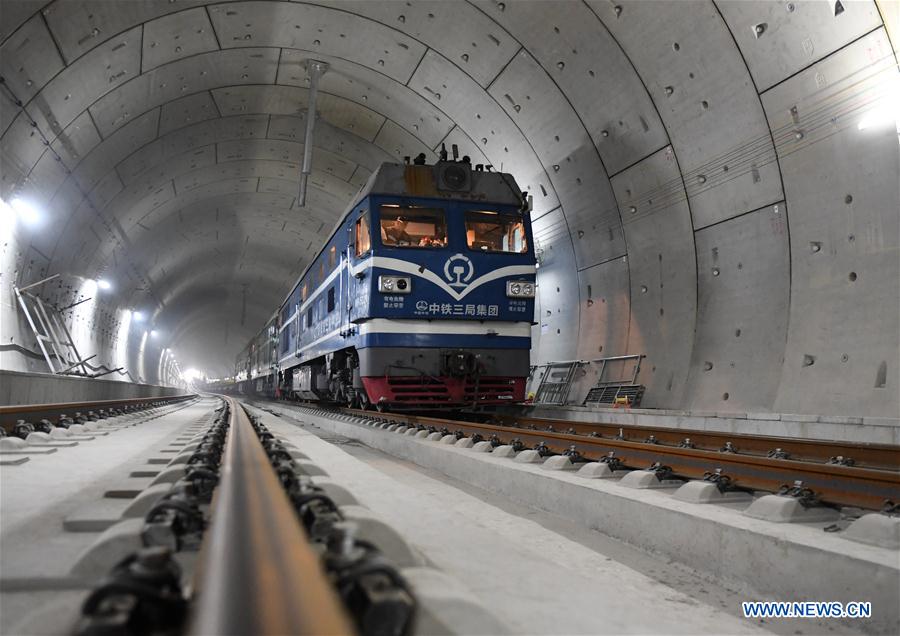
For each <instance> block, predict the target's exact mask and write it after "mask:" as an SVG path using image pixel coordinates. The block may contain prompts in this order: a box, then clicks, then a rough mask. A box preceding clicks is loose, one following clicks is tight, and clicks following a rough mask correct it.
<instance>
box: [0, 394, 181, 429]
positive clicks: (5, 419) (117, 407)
mask: <svg viewBox="0 0 900 636" xmlns="http://www.w3.org/2000/svg"><path fill="white" fill-rule="evenodd" d="M196 397H197V396H196V394H190V395H177V396H171V397H157V398H131V399H127V400H91V401H86V402H61V403H55V404H12V405H7V406H0V428H2V429H3V431H4V432H5V433H6V434H7V435H14V436H17V437H19V436H22V435H23V434H24V435H27V432H31V431H34V430H41V429H46V428H48V427H53V428H68V427H69V426H72V425H75V424H84V423H87V422H95V421H100V420H103V419H106V418H107V417H113V416H116V415H124V414H128V413H136V412H139V411H144V410H147V409H152V408H156V407H160V406H165V405H167V404H175V403H177V402H184V401H185V400H191V399H193V398H196ZM20 424H25V425H30V430H29V427H28V426H25V427H21V426H20ZM17 427H18V428H17ZM44 432H50V431H48V430H45V431H44Z"/></svg>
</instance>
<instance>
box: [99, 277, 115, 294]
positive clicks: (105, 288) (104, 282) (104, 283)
mask: <svg viewBox="0 0 900 636" xmlns="http://www.w3.org/2000/svg"><path fill="white" fill-rule="evenodd" d="M97 287H98V288H99V289H102V290H103V291H108V290H110V289H112V285H111V284H110V282H109V281H108V280H106V279H105V278H101V279H100V280H98V281H97Z"/></svg>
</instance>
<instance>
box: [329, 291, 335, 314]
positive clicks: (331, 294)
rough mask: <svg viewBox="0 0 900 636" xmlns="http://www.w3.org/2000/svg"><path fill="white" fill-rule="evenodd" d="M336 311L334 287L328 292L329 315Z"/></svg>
mask: <svg viewBox="0 0 900 636" xmlns="http://www.w3.org/2000/svg"><path fill="white" fill-rule="evenodd" d="M332 311H334V287H331V288H330V289H329V290H328V313H329V314H330V313H331V312H332Z"/></svg>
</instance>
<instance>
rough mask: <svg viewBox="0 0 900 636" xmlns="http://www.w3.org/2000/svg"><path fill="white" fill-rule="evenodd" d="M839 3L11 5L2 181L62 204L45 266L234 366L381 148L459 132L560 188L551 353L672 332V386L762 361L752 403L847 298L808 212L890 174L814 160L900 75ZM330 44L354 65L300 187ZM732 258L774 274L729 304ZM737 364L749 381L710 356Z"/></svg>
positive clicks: (47, 241)
mask: <svg viewBox="0 0 900 636" xmlns="http://www.w3.org/2000/svg"><path fill="white" fill-rule="evenodd" d="M837 4H839V5H841V6H840V11H838V9H837V7H836V3H834V2H797V3H792V2H710V1H701V0H697V1H694V0H690V1H683V2H608V1H606V0H589V1H586V2H581V1H572V2H553V1H550V2H544V1H531V2H515V1H507V2H498V1H493V0H486V1H473V2H394V1H390V2H377V1H374V2H370V1H358V2H269V1H260V2H203V1H199V0H198V1H191V0H178V1H174V0H146V1H133V2H108V1H105V0H88V1H76V0H57V1H56V2H52V3H49V4H46V3H44V2H40V1H37V2H35V1H31V0H4V2H3V4H2V11H3V20H2V23H3V27H2V32H0V39H2V49H0V64H2V75H3V77H4V80H5V84H6V88H8V89H9V90H8V91H7V90H4V91H3V93H4V98H3V103H2V110H0V130H2V132H3V136H2V139H0V144H2V184H0V196H3V198H4V199H6V200H9V198H10V197H11V196H13V195H19V196H28V197H32V198H35V199H37V200H39V201H40V202H41V203H42V205H43V207H44V208H45V209H46V210H47V211H48V214H49V215H51V216H52V218H53V219H54V220H53V223H52V224H51V227H45V228H43V229H42V230H41V231H40V232H34V235H33V236H31V242H32V246H33V249H34V252H35V253H36V254H38V255H39V257H37V260H38V261H39V263H40V265H41V270H42V271H45V272H50V273H52V272H57V271H61V272H62V271H65V272H71V273H76V274H79V275H82V276H86V277H98V276H101V275H102V276H105V277H107V278H110V279H113V280H115V281H116V282H117V289H118V290H119V291H118V297H117V301H118V302H119V303H120V304H121V305H122V306H130V307H145V308H147V310H148V311H149V312H151V313H152V314H153V315H154V316H155V318H156V320H157V321H158V323H159V324H160V325H164V326H165V329H167V330H168V331H169V332H170V333H171V334H173V338H174V339H173V342H172V346H173V347H177V348H185V347H187V348H190V350H191V352H192V354H191V355H192V356H193V357H195V358H197V360H196V363H197V364H203V365H205V366H207V367H208V368H210V369H216V370H217V371H219V372H224V371H226V370H227V369H228V367H229V365H230V361H231V360H233V356H234V354H235V353H236V352H237V350H238V349H240V348H241V347H242V346H243V344H245V343H246V341H247V339H248V338H249V336H250V335H251V334H253V333H254V332H255V331H257V330H258V329H259V328H260V327H261V326H262V323H263V322H264V321H265V319H266V317H267V316H268V315H270V313H271V312H272V311H273V310H274V308H275V307H276V305H277V304H278V303H279V301H280V300H281V299H282V297H283V295H284V294H285V293H286V292H287V291H288V289H289V287H290V285H291V284H292V283H293V282H294V280H295V279H296V277H297V275H298V274H299V273H300V271H301V270H302V269H303V267H305V265H306V264H307V263H308V261H309V259H310V258H311V257H312V256H313V255H314V253H315V251H316V250H317V248H318V247H319V246H320V245H321V243H322V242H323V240H324V239H325V238H326V237H327V236H328V233H329V232H330V230H331V228H332V226H333V224H334V223H335V221H336V220H337V219H338V216H339V214H340V213H341V212H342V210H343V207H344V206H345V205H346V203H347V202H348V200H349V199H350V197H351V196H352V194H353V193H354V192H355V191H356V190H357V189H358V188H359V186H360V185H362V184H363V183H364V182H365V180H366V178H367V176H368V175H369V174H370V173H371V171H373V170H374V169H375V168H376V167H377V166H378V165H379V164H380V163H381V162H383V161H388V160H399V159H400V158H401V157H403V156H405V155H413V156H414V155H416V154H418V153H419V152H424V153H426V155H427V156H428V157H429V159H434V158H435V151H436V150H437V149H439V148H440V145H441V144H442V143H446V144H447V146H448V147H449V146H450V144H458V145H459V147H460V150H461V152H462V153H463V154H469V155H471V156H472V158H473V162H474V163H490V164H493V165H494V166H495V167H497V168H501V167H502V169H503V170H504V171H507V172H511V173H513V174H514V175H515V176H516V178H517V180H518V181H519V182H520V185H521V186H522V187H523V189H527V190H528V191H529V192H530V193H531V194H532V195H533V197H534V218H535V219H536V221H535V233H536V238H537V240H538V242H539V245H538V247H539V249H540V258H541V264H542V270H541V272H542V273H541V278H542V280H541V282H542V283H543V284H542V286H541V298H540V304H541V318H540V324H539V328H538V329H536V331H535V335H536V336H538V337H539V338H540V345H539V346H540V349H539V357H540V359H543V360H554V359H570V358H573V357H582V358H592V357H598V356H601V355H611V354H615V353H625V352H641V353H647V354H648V361H647V364H648V365H651V366H652V368H653V373H658V374H659V375H658V376H657V377H656V383H655V389H654V387H653V386H651V387H650V390H651V393H652V391H653V390H656V391H660V392H668V394H669V395H670V396H672V397H671V399H670V401H671V403H673V404H674V403H679V404H685V403H687V404H688V405H690V404H691V403H693V404H694V405H695V406H696V405H700V404H707V403H709V400H707V399H706V398H704V399H702V400H701V399H697V398H696V396H697V395H699V394H703V395H704V396H706V397H709V396H711V395H716V396H720V395H721V394H722V391H723V389H722V388H721V386H720V384H722V383H725V384H727V383H728V382H730V381H731V380H733V379H734V377H740V376H741V374H743V375H745V376H752V377H753V378H759V381H760V382H761V383H762V384H761V386H760V387H757V389H755V391H757V394H754V395H753V396H752V397H750V396H747V400H745V401H746V402H747V404H748V405H749V404H751V403H752V404H757V403H758V404H760V405H763V407H772V406H773V405H775V406H777V404H778V402H779V400H781V393H780V392H779V388H778V377H780V376H781V374H782V371H781V365H782V362H783V363H784V365H785V368H787V365H788V360H789V359H790V360H796V359H801V360H802V359H803V357H802V356H803V355H804V352H805V351H806V349H814V348H815V346H817V345H818V344H819V342H818V340H817V338H818V336H817V335H816V333H817V330H819V331H821V328H822V325H821V324H819V325H812V326H804V325H803V324H801V322H802V321H801V320H800V317H802V314H797V313H796V312H803V311H807V310H810V311H812V310H818V309H819V308H820V306H819V303H821V302H825V300H824V299H823V298H821V297H810V296H808V295H804V294H803V292H801V291H798V289H797V285H796V283H797V277H798V271H797V267H801V268H802V267H804V264H803V263H797V262H795V260H796V258H797V257H798V254H799V253H800V252H802V253H804V254H805V253H806V251H807V250H808V247H807V244H808V243H809V240H808V237H807V236H806V235H805V234H802V236H801V235H799V234H798V235H797V236H793V235H791V233H790V231H791V230H792V229H794V227H795V226H796V228H798V229H800V230H802V229H803V228H804V227H805V226H808V225H809V224H810V223H814V220H813V219H814V217H815V212H814V208H815V206H819V207H822V206H825V207H828V208H835V212H834V215H838V214H842V213H843V206H844V205H845V204H844V202H843V198H844V196H845V195H844V194H843V191H844V190H847V191H848V192H849V191H850V190H852V189H855V191H856V192H857V195H856V196H858V197H865V196H866V195H865V193H864V192H860V191H859V186H858V184H857V183H854V182H853V180H852V178H851V176H852V175H848V176H847V178H846V180H845V181H846V183H845V184H844V183H841V184H838V183H835V184H833V186H834V192H831V191H829V193H828V194H827V196H826V197H825V198H823V199H822V200H819V201H817V200H816V196H815V194H814V193H811V192H810V187H811V186H810V182H814V181H816V180H817V179H818V180H822V179H828V178H829V177H828V175H827V174H826V173H825V172H823V171H822V170H821V169H820V168H821V165H824V164H825V163H827V162H829V161H831V160H833V159H834V157H835V153H836V150H835V148H834V147H832V146H833V144H835V143H837V142H838V139H840V137H841V135H842V134H844V133H843V132H842V131H845V130H848V129H850V128H851V127H853V124H854V121H855V120H853V119H852V116H853V115H854V114H856V113H858V112H863V111H864V110H865V109H866V107H867V106H868V105H870V104H871V102H872V101H873V100H874V99H876V98H877V97H878V92H879V91H883V86H885V85H887V83H888V82H886V81H885V80H884V77H885V74H887V76H888V77H889V78H890V82H896V77H895V76H896V73H897V67H896V62H897V61H896V56H895V54H894V50H893V48H892V47H891V43H890V39H889V37H888V32H887V30H886V28H885V26H884V20H885V19H887V18H889V17H890V16H887V17H883V16H882V14H881V13H880V12H879V5H878V4H876V3H874V2H843V3H837ZM882 6H891V7H893V5H891V4H890V3H886V5H882ZM888 26H889V27H890V26H891V25H890V20H889V19H888ZM310 59H316V60H323V61H326V62H328V63H329V64H330V69H329V71H328V72H327V73H326V75H325V76H324V77H323V78H322V81H321V85H320V100H319V111H320V113H319V114H320V119H321V122H320V125H319V126H317V131H316V136H315V142H314V146H315V150H314V152H313V167H314V170H313V174H312V176H311V179H310V185H311V188H312V189H311V192H310V196H309V201H308V205H307V207H306V208H303V209H299V208H298V207H297V205H296V191H297V184H298V178H297V177H298V172H299V162H300V158H301V156H302V140H303V130H304V126H305V117H306V101H307V97H308V95H307V93H308V91H307V89H306V88H305V86H306V63H307V61H308V60H310ZM11 95H12V96H15V98H16V99H18V100H20V101H21V104H22V108H21V109H20V108H16V107H15V106H14V104H13V103H12V102H11V101H10V96H11ZM839 119H840V121H838V120H839ZM835 135H836V136H837V137H838V139H834V136H835ZM885 138H886V139H887V140H888V142H884V143H887V144H888V145H887V146H883V145H878V144H882V143H883V140H882V141H877V142H871V141H869V142H865V144H855V145H854V144H851V147H850V148H849V152H850V153H851V158H852V157H855V156H857V155H860V156H864V155H869V156H871V155H872V153H873V152H875V153H877V152H886V153H887V154H886V155H885V156H886V157H887V158H888V159H887V162H888V164H887V170H888V172H887V174H888V178H890V176H891V172H890V171H891V170H893V169H894V166H895V165H896V162H897V159H896V156H894V157H893V158H891V154H890V152H891V148H893V153H894V155H896V146H897V139H896V135H895V134H894V135H893V137H892V136H891V135H890V134H889V135H887V136H886V137H885ZM45 141H46V143H45ZM845 141H846V140H842V141H841V143H842V144H843V143H844V142H845ZM890 143H893V146H891V145H890ZM814 144H818V145H817V146H815V148H816V149H815V150H808V149H809V148H814ZM872 144H875V145H872ZM48 145H49V147H48ZM876 146H877V147H876ZM844 148H847V146H844ZM885 148H886V149H887V150H885ZM792 156H793V157H794V158H795V159H796V161H795V160H792V159H791V157H792ZM867 160H868V159H867ZM891 162H893V163H891ZM851 163H852V162H851ZM853 165H855V164H853ZM856 176H857V177H859V176H860V175H856ZM863 178H864V179H866V178H868V179H869V180H870V181H871V180H877V181H878V183H879V187H880V190H879V193H878V194H877V196H878V197H880V198H878V199H877V200H875V201H873V202H872V204H871V205H870V206H869V207H870V210H869V211H868V212H866V213H865V214H868V215H869V216H870V217H872V218H869V219H868V220H865V221H864V222H863V224H864V225H867V227H873V226H878V227H879V228H881V231H884V230H888V231H889V230H890V228H891V227H892V226H891V224H892V223H893V224H896V218H894V217H892V216H891V214H892V212H891V211H890V210H889V209H888V210H887V211H886V210H885V202H884V197H883V192H884V183H883V180H884V177H883V174H882V175H881V176H880V177H879V175H875V176H874V177H873V176H871V175H869V176H868V177H866V176H865V175H863ZM838 191H840V192H841V194H840V197H841V200H840V202H838V201H837V200H835V201H832V200H830V199H829V197H832V196H833V197H837V196H838V195H837V192H838ZM847 196H849V195H847ZM792 197H793V198H794V200H793V201H792V200H791V198H792ZM826 199H828V200H826ZM895 202H896V201H895ZM890 203H891V201H890V200H888V201H887V204H888V206H889V205H890ZM838 207H840V208H841V209H840V210H837V208H838ZM829 215H831V213H830V212H829ZM829 218H830V217H829ZM789 219H790V225H789ZM834 223H837V221H834ZM841 232H842V233H845V228H841ZM742 246H743V247H742ZM747 246H750V247H747ZM887 248H888V253H889V254H895V252H892V251H891V250H895V249H896V240H893V241H892V242H891V241H888V244H887ZM883 256H884V254H883V253H881V257H882V258H883ZM865 258H868V259H869V261H871V262H872V263H873V266H874V261H875V260H877V258H879V256H878V255H877V254H875V253H874V252H872V251H870V252H867V253H866V255H865ZM731 261H733V263H732V262H731ZM730 265H733V266H734V267H735V268H740V269H742V270H744V269H745V268H746V270H748V272H749V273H748V275H750V276H751V278H750V279H749V280H748V281H746V282H738V283H735V286H734V287H731V288H730V290H729V291H728V292H719V293H718V294H717V295H716V294H714V295H713V297H712V298H711V297H709V294H708V289H709V288H710V285H712V284H713V282H712V278H711V277H712V276H715V277H718V276H719V271H720V269H721V268H723V267H726V266H730ZM840 267H841V271H843V269H844V267H843V265H841V266H840ZM892 267H893V266H892V265H888V266H887V267H883V266H882V267H881V269H879V272H880V273H879V274H878V275H877V276H876V277H875V278H876V280H887V279H889V276H890V274H891V272H892V271H893V270H892ZM803 275H804V276H806V278H805V279H804V280H807V279H810V278H815V275H814V274H809V275H807V274H803ZM842 275H846V274H842ZM879 277H884V278H883V279H882V278H879ZM792 285H793V286H792ZM764 288H765V289H764ZM554 290H555V291H554ZM248 294H249V295H248ZM761 294H762V295H763V296H765V299H764V303H763V304H765V305H767V306H768V307H769V310H770V318H768V319H767V318H766V317H765V314H764V313H763V312H762V311H761V310H760V309H759V308H758V307H757V306H758V305H759V304H760V295H761ZM831 300H832V302H836V303H838V304H839V305H841V306H842V307H850V306H852V305H853V304H854V303H859V300H858V299H857V300H854V297H853V296H848V295H844V296H840V297H838V298H836V299H831ZM710 303H711V304H710ZM798 303H799V304H798ZM804 303H805V304H804ZM742 311H746V312H750V313H751V314H752V316H751V317H750V318H749V319H745V320H743V324H744V326H743V329H744V332H743V333H744V335H743V336H742V337H743V340H741V341H740V342H739V343H738V344H735V343H733V342H730V341H729V342H727V343H726V342H724V339H725V338H726V336H725V333H726V332H727V333H728V334H731V333H732V332H735V329H737V332H735V333H740V329H741V327H740V326H737V323H738V322H741V321H742V319H741V318H740V316H741V312H742ZM755 320H759V321H762V322H763V324H765V325H766V326H765V327H760V328H753V327H749V326H748V324H747V323H748V322H752V321H755ZM891 324H892V323H890V322H888V324H887V326H888V327H890V325H891ZM226 333H227V334H228V338H227V342H224V343H223V339H222V338H221V336H222V334H226ZM701 336H703V338H702V341H700V340H701ZM779 339H780V344H776V345H775V346H774V347H773V346H772V344H771V342H770V340H775V341H779ZM850 340H852V339H851V338H850V337H849V336H848V337H847V343H846V344H847V345H848V346H849V344H850ZM785 343H787V344H785ZM855 345H856V346H857V347H860V346H861V347H862V348H863V349H868V350H870V351H871V350H873V349H875V348H877V344H876V343H875V342H874V340H870V341H866V342H863V343H859V342H856V343H855ZM875 357H877V355H875V356H874V357H873V358H872V360H874V358H875ZM201 358H202V359H201ZM729 359H731V360H732V362H731V367H732V368H734V367H735V364H734V361H733V360H734V359H741V361H742V363H743V368H740V369H737V370H735V371H733V372H729V371H727V370H722V371H721V373H724V374H725V375H726V376H727V375H728V373H732V374H733V375H734V377H732V378H728V377H726V378H725V379H724V380H722V382H718V381H716V382H711V381H708V380H703V381H701V380H699V379H697V378H695V377H694V376H695V375H697V373H699V372H697V373H695V369H702V367H703V366H704V365H708V364H714V363H715V364H717V365H718V364H719V363H720V362H721V363H722V364H721V366H720V367H717V373H718V372H720V369H727V368H728V367H727V364H728V360H729ZM709 360H713V362H710V361H709ZM890 364H891V365H892V372H893V374H894V375H893V377H896V369H895V368H894V366H895V363H894V362H893V361H892V362H891V363H890ZM769 367H771V368H777V369H778V373H777V374H772V373H769V372H767V371H766V369H767V368H769ZM657 369H659V371H657ZM767 376H772V377H771V378H768V379H767ZM697 377H698V378H699V377H700V376H697ZM817 381H818V380H816V379H815V378H811V379H805V380H802V381H801V382H800V383H799V384H798V385H794V386H792V389H802V387H803V386H814V385H815V384H816V382H817ZM698 382H700V383H701V384H702V382H706V384H703V385H702V386H701V385H700V384H698ZM732 391H733V389H732ZM760 394H762V397H761V396H760ZM692 395H693V396H694V397H691V396H692ZM725 395H726V398H725V399H727V393H726V394H725ZM719 399H720V398H719V397H716V400H719Z"/></svg>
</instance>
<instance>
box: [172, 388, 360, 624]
mask: <svg viewBox="0 0 900 636" xmlns="http://www.w3.org/2000/svg"><path fill="white" fill-rule="evenodd" d="M225 399H226V400H228V402H229V405H230V420H229V424H230V426H229V429H228V436H227V438H226V441H225V450H224V454H223V457H222V465H221V469H220V481H219V485H218V487H217V488H216V492H215V495H214V498H213V502H212V520H211V527H210V528H209V529H208V530H207V532H206V535H205V536H204V539H203V545H202V547H201V561H200V567H199V569H198V579H197V580H196V582H195V583H196V589H197V592H198V602H197V607H196V611H195V614H194V615H193V616H192V618H191V623H190V628H189V633H190V634H193V635H194V636H209V635H210V634H216V635H217V636H219V635H225V634H240V635H243V634H253V635H266V634H271V635H273V636H274V635H276V634H277V635H283V634H309V635H317V636H318V635H323V634H353V633H355V630H354V629H353V628H352V627H351V622H350V619H349V618H348V617H347V615H346V614H345V612H344V610H343V608H342V606H341V604H340V601H339V600H338V597H337V595H336V593H335V591H334V589H333V588H332V586H331V584H330V583H329V582H328V580H327V578H326V575H325V572H324V570H323V568H322V565H321V563H320V560H319V556H318V555H317V554H316V553H315V552H314V551H313V549H312V547H311V546H310V543H309V540H308V538H307V536H306V533H305V531H304V530H303V528H302V527H301V525H300V522H299V520H298V519H297V515H296V513H295V512H294V509H293V508H292V507H291V503H290V500H289V499H288V497H287V494H286V493H285V491H284V489H283V488H282V485H281V482H280V481H279V480H278V477H277V476H276V475H275V471H274V470H273V469H272V466H271V464H270V462H269V458H268V457H267V456H266V454H265V451H264V450H263V447H262V445H261V444H260V442H259V438H258V437H257V435H256V432H255V431H254V430H253V427H252V426H251V424H250V420H249V418H248V416H247V414H246V412H245V411H244V409H243V408H242V407H241V406H240V405H239V404H238V403H237V401H235V400H234V399H232V398H225Z"/></svg>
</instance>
